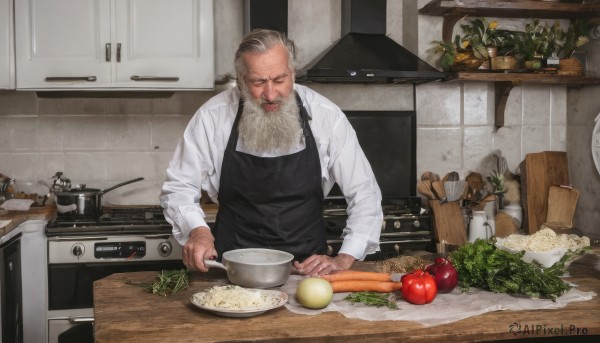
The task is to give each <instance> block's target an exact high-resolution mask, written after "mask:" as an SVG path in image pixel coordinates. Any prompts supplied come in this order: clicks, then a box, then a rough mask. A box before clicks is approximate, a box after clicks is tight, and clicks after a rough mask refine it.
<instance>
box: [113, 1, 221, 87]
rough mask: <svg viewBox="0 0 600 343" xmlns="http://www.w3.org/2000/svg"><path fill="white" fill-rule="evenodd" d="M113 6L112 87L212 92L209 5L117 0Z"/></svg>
mask: <svg viewBox="0 0 600 343" xmlns="http://www.w3.org/2000/svg"><path fill="white" fill-rule="evenodd" d="M115 6H116V14H115V17H116V23H115V26H116V30H115V37H116V40H115V45H116V46H117V55H120V56H117V57H116V63H115V64H116V86H117V87H119V88H137V87H149V88H160V89H165V88H196V89H212V88H213V87H214V47H213V40H214V38H213V36H214V28H213V2H212V0H119V1H116V4H115Z"/></svg>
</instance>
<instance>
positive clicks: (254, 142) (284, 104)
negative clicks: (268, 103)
mask: <svg viewBox="0 0 600 343" xmlns="http://www.w3.org/2000/svg"><path fill="white" fill-rule="evenodd" d="M242 96H243V98H244V110H243V112H242V117H241V118H240V123H239V127H238V130H239V133H240V139H241V142H242V143H243V145H244V146H245V147H246V149H248V151H249V152H253V153H264V152H271V153H280V154H285V153H288V152H289V151H290V150H291V149H292V148H293V147H295V146H296V145H297V144H298V143H299V142H300V139H301V135H302V127H301V125H300V117H299V112H300V111H299V109H298V106H297V104H296V98H295V95H294V93H293V92H292V93H290V95H289V96H288V97H287V98H282V99H278V100H276V101H279V102H280V104H281V107H280V108H279V110H278V111H276V112H267V111H265V110H264V109H263V108H262V106H261V104H262V103H264V102H265V100H264V99H259V100H254V99H253V98H252V97H251V96H250V94H249V93H248V91H246V90H242Z"/></svg>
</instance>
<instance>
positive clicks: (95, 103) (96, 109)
mask: <svg viewBox="0 0 600 343" xmlns="http://www.w3.org/2000/svg"><path fill="white" fill-rule="evenodd" d="M38 107H39V109H38V113H39V114H104V99H102V98H100V99H96V98H39V99H38Z"/></svg>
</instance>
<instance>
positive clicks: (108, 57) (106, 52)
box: [104, 43, 111, 62]
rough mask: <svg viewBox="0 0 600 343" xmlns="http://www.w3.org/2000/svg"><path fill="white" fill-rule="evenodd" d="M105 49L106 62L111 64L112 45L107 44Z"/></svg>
mask: <svg viewBox="0 0 600 343" xmlns="http://www.w3.org/2000/svg"><path fill="white" fill-rule="evenodd" d="M104 47H105V49H104V50H105V55H106V56H105V57H106V62H110V55H111V44H110V43H106V45H105V46H104Z"/></svg>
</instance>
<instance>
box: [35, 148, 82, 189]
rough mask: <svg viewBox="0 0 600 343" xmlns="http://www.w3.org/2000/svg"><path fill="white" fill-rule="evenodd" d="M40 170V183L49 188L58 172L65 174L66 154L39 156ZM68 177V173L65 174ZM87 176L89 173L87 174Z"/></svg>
mask: <svg viewBox="0 0 600 343" xmlns="http://www.w3.org/2000/svg"><path fill="white" fill-rule="evenodd" d="M39 161H40V167H39V168H40V169H39V171H38V179H39V182H41V183H43V184H46V185H47V186H48V187H50V186H51V185H52V181H53V180H52V179H51V178H52V176H54V175H55V174H56V172H59V171H62V172H65V154H64V153H63V152H42V153H40V154H39ZM65 173H66V174H65V176H67V177H69V178H70V177H71V176H70V175H68V171H66V172H65ZM86 175H87V173H86Z"/></svg>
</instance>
